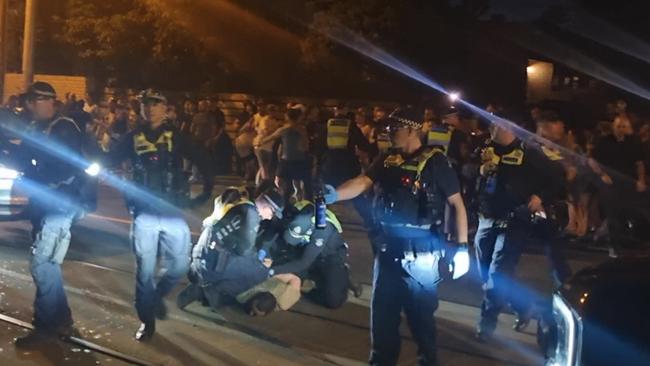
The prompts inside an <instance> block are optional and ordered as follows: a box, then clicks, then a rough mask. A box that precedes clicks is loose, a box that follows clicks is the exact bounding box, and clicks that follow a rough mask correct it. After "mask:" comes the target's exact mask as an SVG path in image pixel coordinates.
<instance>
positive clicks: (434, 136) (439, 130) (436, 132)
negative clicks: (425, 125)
mask: <svg viewBox="0 0 650 366" xmlns="http://www.w3.org/2000/svg"><path fill="white" fill-rule="evenodd" d="M449 141H451V130H450V129H449V128H445V127H436V128H433V129H432V130H431V131H429V133H427V146H437V147H439V148H440V149H441V150H442V153H443V154H445V155H446V154H447V150H448V149H449Z"/></svg>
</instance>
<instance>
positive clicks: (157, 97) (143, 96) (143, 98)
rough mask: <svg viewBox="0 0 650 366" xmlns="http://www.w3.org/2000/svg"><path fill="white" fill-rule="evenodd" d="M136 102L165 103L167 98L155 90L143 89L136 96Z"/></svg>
mask: <svg viewBox="0 0 650 366" xmlns="http://www.w3.org/2000/svg"><path fill="white" fill-rule="evenodd" d="M138 101H140V103H148V102H159V103H167V98H166V97H165V96H164V95H163V94H162V93H161V92H160V91H159V90H155V89H151V88H150V89H145V90H143V91H141V92H140V94H138Z"/></svg>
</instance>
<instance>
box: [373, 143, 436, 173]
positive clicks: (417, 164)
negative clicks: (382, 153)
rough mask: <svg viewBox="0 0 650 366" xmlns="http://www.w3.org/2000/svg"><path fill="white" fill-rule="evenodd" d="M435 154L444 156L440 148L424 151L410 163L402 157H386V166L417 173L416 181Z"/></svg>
mask: <svg viewBox="0 0 650 366" xmlns="http://www.w3.org/2000/svg"><path fill="white" fill-rule="evenodd" d="M435 154H443V155H444V152H443V151H442V150H441V149H439V148H429V149H427V150H424V151H423V152H422V153H421V154H420V155H418V156H417V157H415V158H414V159H412V160H409V161H408V162H407V161H405V160H404V158H402V156H401V155H399V154H396V155H389V156H388V157H386V160H384V166H385V167H391V166H392V167H399V168H400V169H403V170H408V171H411V172H415V173H416V179H419V177H420V174H421V173H422V171H423V170H424V167H425V166H426V165H427V161H429V159H431V157H433V156H434V155H435Z"/></svg>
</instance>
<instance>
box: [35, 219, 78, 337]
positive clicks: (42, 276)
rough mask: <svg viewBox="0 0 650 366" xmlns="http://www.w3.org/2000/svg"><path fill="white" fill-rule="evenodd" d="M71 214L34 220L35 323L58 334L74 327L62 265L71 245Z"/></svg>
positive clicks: (38, 326) (36, 325)
mask: <svg viewBox="0 0 650 366" xmlns="http://www.w3.org/2000/svg"><path fill="white" fill-rule="evenodd" d="M74 216H75V215H74V214H72V213H69V214H68V213H47V214H45V215H43V216H40V217H38V218H34V219H33V222H32V224H33V236H34V243H33V244H32V257H31V263H30V270H31V274H32V278H33V279H34V285H35V286H36V297H35V299H34V320H33V324H34V326H35V327H37V328H41V329H49V330H58V329H60V328H63V327H68V326H71V325H72V314H71V312H70V307H69V306H68V300H67V298H66V296H65V291H64V290H63V276H62V275H61V263H63V259H64V258H65V255H66V253H67V251H68V247H69V245H70V226H71V225H72V221H73V220H74Z"/></svg>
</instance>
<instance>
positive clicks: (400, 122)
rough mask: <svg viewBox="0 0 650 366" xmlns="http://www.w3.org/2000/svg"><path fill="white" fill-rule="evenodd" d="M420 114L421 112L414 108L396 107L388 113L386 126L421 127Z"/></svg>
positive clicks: (392, 127) (417, 128)
mask: <svg viewBox="0 0 650 366" xmlns="http://www.w3.org/2000/svg"><path fill="white" fill-rule="evenodd" d="M422 116H423V114H422V113H420V112H419V111H417V110H415V108H397V109H395V110H394V111H393V112H391V114H390V115H388V118H387V122H388V128H389V129H397V128H412V129H416V130H419V129H421V128H422Z"/></svg>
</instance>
